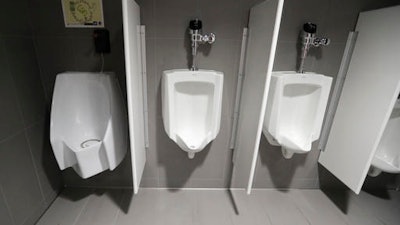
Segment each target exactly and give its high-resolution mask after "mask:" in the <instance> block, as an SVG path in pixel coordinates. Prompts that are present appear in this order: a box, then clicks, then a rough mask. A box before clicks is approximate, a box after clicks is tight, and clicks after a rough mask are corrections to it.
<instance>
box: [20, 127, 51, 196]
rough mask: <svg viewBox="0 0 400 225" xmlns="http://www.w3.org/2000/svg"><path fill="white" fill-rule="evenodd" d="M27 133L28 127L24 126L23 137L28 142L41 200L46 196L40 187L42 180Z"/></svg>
mask: <svg viewBox="0 0 400 225" xmlns="http://www.w3.org/2000/svg"><path fill="white" fill-rule="evenodd" d="M27 133H28V129H27V128H25V129H24V136H25V139H26V143H27V144H28V150H29V155H30V158H31V160H32V164H33V170H35V176H36V179H37V182H38V184H39V190H40V194H41V195H42V201H45V200H46V198H45V196H44V191H43V187H42V185H43V184H42V182H41V181H40V177H39V171H38V167H37V165H36V162H35V158H34V156H33V151H32V145H31V142H30V141H29V138H28V134H27Z"/></svg>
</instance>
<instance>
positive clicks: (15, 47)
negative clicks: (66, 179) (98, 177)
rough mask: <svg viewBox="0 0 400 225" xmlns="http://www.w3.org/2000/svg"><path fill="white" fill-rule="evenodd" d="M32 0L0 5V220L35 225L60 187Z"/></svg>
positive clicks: (8, 2)
mask: <svg viewBox="0 0 400 225" xmlns="http://www.w3.org/2000/svg"><path fill="white" fill-rule="evenodd" d="M28 12H29V11H28V1H27V0H24V1H5V2H3V4H2V7H0V109H1V110H0V221H1V222H0V223H1V224H7V225H8V224H9V225H19V224H26V225H32V224H34V223H35V221H36V220H37V219H38V218H39V217H40V215H41V214H42V213H43V212H44V211H45V210H46V208H47V207H48V206H49V205H50V204H51V202H52V201H53V200H54V199H55V197H56V196H57V194H58V192H59V191H60V189H61V186H62V185H61V174H60V171H59V169H58V166H57V164H56V161H55V159H54V156H53V154H52V152H51V148H50V143H49V133H48V127H49V123H48V116H47V114H48V113H47V110H46V102H45V94H44V89H43V86H42V82H41V79H40V71H39V67H38V64H37V60H36V52H35V46H34V40H33V36H32V27H31V24H30V22H29V21H30V19H29V13H28Z"/></svg>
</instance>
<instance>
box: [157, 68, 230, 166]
mask: <svg viewBox="0 0 400 225" xmlns="http://www.w3.org/2000/svg"><path fill="white" fill-rule="evenodd" d="M222 86H223V74H222V73H221V72H217V71H212V70H198V71H190V70H168V71H164V72H163V78H162V115H163V122H164V129H165V132H166V133H167V135H168V137H169V138H171V139H172V140H173V141H174V142H175V143H176V144H177V145H178V146H179V147H180V148H181V149H182V150H184V151H186V152H187V153H188V157H189V158H190V159H192V158H193V157H194V155H195V153H197V152H200V151H201V150H203V149H204V148H205V147H206V145H207V144H209V143H210V142H211V141H212V140H214V139H215V137H216V136H217V134H218V132H219V129H220V122H221V101H222Z"/></svg>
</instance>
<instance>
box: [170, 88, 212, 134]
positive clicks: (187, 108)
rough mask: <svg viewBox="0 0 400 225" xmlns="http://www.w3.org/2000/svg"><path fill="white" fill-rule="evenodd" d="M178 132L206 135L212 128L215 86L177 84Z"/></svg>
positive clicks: (176, 112)
mask: <svg viewBox="0 0 400 225" xmlns="http://www.w3.org/2000/svg"><path fill="white" fill-rule="evenodd" d="M175 90H176V91H175V92H174V95H175V96H174V102H175V104H174V107H175V109H174V111H175V118H176V120H175V121H176V126H177V127H176V130H177V132H179V133H186V134H188V135H189V136H194V137H195V136H199V135H205V134H206V132H207V131H209V130H210V128H211V126H212V119H213V118H212V117H213V114H212V113H213V107H214V105H213V101H214V99H213V98H214V85H213V84H212V83H206V82H201V83H195V82H179V83H176V84H175Z"/></svg>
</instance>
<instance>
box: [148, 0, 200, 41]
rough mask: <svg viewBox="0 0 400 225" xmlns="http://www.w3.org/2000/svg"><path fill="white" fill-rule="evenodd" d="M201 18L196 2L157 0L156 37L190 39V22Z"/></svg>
mask: <svg viewBox="0 0 400 225" xmlns="http://www.w3.org/2000/svg"><path fill="white" fill-rule="evenodd" d="M167 9H168V10H167ZM201 17H202V15H201V12H200V10H199V9H198V1H196V0H174V1H169V0H155V8H154V21H155V22H154V25H155V30H156V37H157V38H180V39H183V38H188V36H189V34H188V30H187V29H188V27H189V21H190V20H191V19H194V18H200V19H201Z"/></svg>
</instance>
